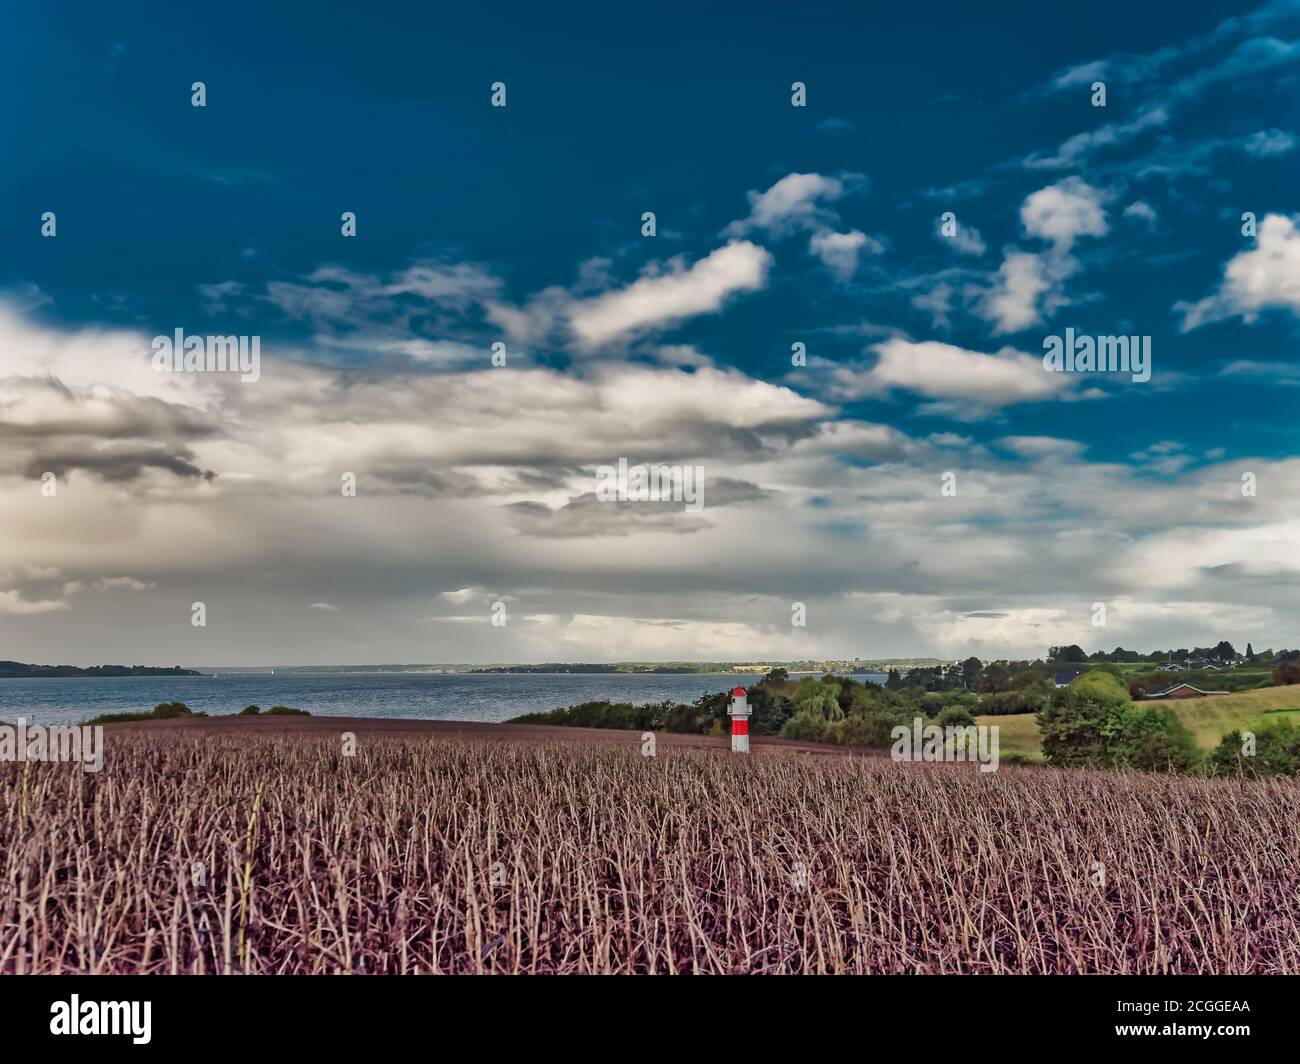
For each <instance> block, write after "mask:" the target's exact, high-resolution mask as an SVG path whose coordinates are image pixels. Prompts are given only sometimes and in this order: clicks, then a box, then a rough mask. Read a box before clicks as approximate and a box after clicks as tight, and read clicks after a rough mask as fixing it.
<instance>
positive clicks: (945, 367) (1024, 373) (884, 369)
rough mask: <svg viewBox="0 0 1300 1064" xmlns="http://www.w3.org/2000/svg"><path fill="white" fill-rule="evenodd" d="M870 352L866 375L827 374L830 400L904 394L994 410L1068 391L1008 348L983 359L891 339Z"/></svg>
mask: <svg viewBox="0 0 1300 1064" xmlns="http://www.w3.org/2000/svg"><path fill="white" fill-rule="evenodd" d="M873 350H874V351H875V352H876V354H877V355H878V358H877V360H876V364H875V365H874V366H872V367H871V368H870V369H868V370H862V369H857V368H854V367H850V366H838V367H836V368H835V369H834V370H832V371H831V374H830V377H831V394H832V395H834V396H835V397H836V398H841V399H859V398H864V397H866V396H870V395H880V394H884V393H887V392H889V391H892V390H894V389H903V390H905V391H909V392H915V393H916V394H918V395H923V396H926V397H927V398H930V399H937V400H960V401H965V402H967V403H970V404H972V405H973V406H978V407H983V408H991V409H996V408H999V407H1003V406H1009V405H1011V404H1014V403H1027V402H1038V401H1041V400H1045V399H1053V398H1060V397H1062V396H1063V395H1064V394H1065V392H1066V388H1067V385H1066V384H1065V382H1064V381H1063V378H1062V377H1061V375H1060V374H1052V373H1048V372H1046V371H1045V370H1044V369H1043V363H1042V359H1039V358H1035V357H1034V356H1032V355H1027V354H1024V353H1023V352H1020V351H1016V350H1014V349H1012V348H1010V347H1004V348H1002V349H1001V350H1000V351H998V352H996V353H995V354H991V355H986V354H983V353H981V352H979V351H968V350H966V349H965V348H961V347H956V346H954V345H953V344H944V343H938V342H936V341H933V340H925V341H920V342H915V341H911V340H904V339H901V338H894V339H890V340H885V341H884V342H882V343H879V344H876V345H875V347H874V348H873Z"/></svg>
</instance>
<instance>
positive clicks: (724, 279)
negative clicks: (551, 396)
mask: <svg viewBox="0 0 1300 1064" xmlns="http://www.w3.org/2000/svg"><path fill="white" fill-rule="evenodd" d="M771 266H772V255H771V253H770V252H768V251H767V250H766V249H765V248H761V247H759V246H758V245H757V244H753V243H750V242H749V241H747V240H740V241H732V242H731V243H729V244H727V245H726V246H724V247H721V248H718V249H717V250H716V251H714V252H712V253H711V254H709V255H707V256H706V257H705V258H703V259H700V260H699V261H697V262H696V263H694V264H693V265H692V266H690V267H687V266H686V265H685V264H684V263H683V262H682V261H681V260H674V261H672V262H670V263H669V266H668V269H669V272H667V273H662V274H657V275H651V276H643V277H641V278H639V279H638V280H636V281H634V282H633V283H632V284H630V285H629V286H628V287H626V288H622V289H619V290H617V291H613V292H606V293H605V294H604V295H600V296H596V297H595V298H593V299H587V300H583V301H581V302H578V303H575V304H574V305H573V307H572V309H571V310H570V312H569V320H570V324H571V325H572V327H573V331H574V333H575V335H576V336H577V338H578V342H579V344H580V345H581V346H582V347H584V348H586V349H591V348H595V347H599V346H600V345H602V344H606V343H609V342H611V341H613V340H618V339H620V338H623V337H626V336H628V335H629V334H631V333H636V332H640V331H643V330H646V329H652V328H657V327H663V326H666V325H671V324H674V323H676V322H678V321H681V320H683V319H685V318H689V317H694V316H695V315H698V314H710V313H714V312H716V311H718V310H720V309H721V308H722V306H723V304H724V303H726V301H727V300H728V299H729V298H730V297H731V296H733V295H735V294H737V293H740V292H753V291H757V290H759V289H761V288H763V287H764V286H765V285H766V284H767V274H768V270H769V269H770V268H771Z"/></svg>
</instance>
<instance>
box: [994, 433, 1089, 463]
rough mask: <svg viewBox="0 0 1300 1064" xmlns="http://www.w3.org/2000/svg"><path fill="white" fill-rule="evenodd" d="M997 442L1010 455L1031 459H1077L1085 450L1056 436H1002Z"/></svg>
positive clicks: (1075, 443)
mask: <svg viewBox="0 0 1300 1064" xmlns="http://www.w3.org/2000/svg"><path fill="white" fill-rule="evenodd" d="M997 442H998V446H999V447H1002V448H1004V449H1006V450H1008V451H1010V452H1011V453H1012V454H1016V455H1019V456H1020V457H1021V458H1031V459H1053V458H1078V457H1079V456H1080V455H1082V454H1083V452H1084V451H1085V450H1087V445H1086V444H1083V443H1079V442H1078V441H1077V440H1063V439H1060V438H1058V437H1056V436H1003V437H1002V438H1001V439H1000V440H998V441H997Z"/></svg>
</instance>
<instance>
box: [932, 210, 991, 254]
mask: <svg viewBox="0 0 1300 1064" xmlns="http://www.w3.org/2000/svg"><path fill="white" fill-rule="evenodd" d="M943 225H944V222H943V216H942V215H940V216H939V217H938V218H936V219H935V223H934V235H935V236H936V237H937V238H938V239H939V240H940V241H941V242H942V243H944V244H947V245H948V246H949V247H951V248H953V249H954V250H955V251H957V252H958V253H959V254H961V255H983V254H984V252H985V250H986V246H985V244H984V238H983V237H982V236H980V231H979V230H978V229H976V228H975V227H974V226H973V225H965V224H962V223H957V225H956V228H955V229H954V231H953V234H952V236H944V233H943Z"/></svg>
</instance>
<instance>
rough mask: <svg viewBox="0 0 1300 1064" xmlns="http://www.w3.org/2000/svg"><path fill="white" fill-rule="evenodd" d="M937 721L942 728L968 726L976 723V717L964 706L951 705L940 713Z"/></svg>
mask: <svg viewBox="0 0 1300 1064" xmlns="http://www.w3.org/2000/svg"><path fill="white" fill-rule="evenodd" d="M936 723H937V724H938V725H939V727H941V728H947V727H954V728H966V727H969V726H970V725H972V724H974V723H975V718H974V717H972V716H971V715H970V713H969V712H968V711H967V710H966V709H965V707H963V706H949V707H948V708H947V709H945V710H944V711H943V712H942V713H940V714H939V719H938V721H936Z"/></svg>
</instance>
